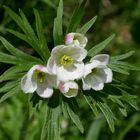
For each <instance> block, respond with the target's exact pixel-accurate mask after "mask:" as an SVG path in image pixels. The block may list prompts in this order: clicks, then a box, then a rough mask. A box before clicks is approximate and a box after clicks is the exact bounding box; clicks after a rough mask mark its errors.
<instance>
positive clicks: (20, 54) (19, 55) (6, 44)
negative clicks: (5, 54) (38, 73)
mask: <svg viewBox="0 0 140 140" xmlns="http://www.w3.org/2000/svg"><path fill="white" fill-rule="evenodd" d="M0 40H1V42H2V43H3V45H4V47H5V48H6V49H7V50H8V51H9V52H10V53H11V54H13V55H14V56H16V57H17V58H18V59H19V60H20V59H23V60H24V61H25V60H26V61H28V62H30V61H35V62H38V63H41V62H42V61H41V60H39V59H38V58H35V57H33V56H30V55H28V54H26V53H24V52H22V51H20V50H18V49H16V48H15V47H14V46H12V44H10V43H9V42H8V41H7V40H6V39H4V38H3V37H1V36H0Z"/></svg>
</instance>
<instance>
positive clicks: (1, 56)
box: [0, 52, 17, 64]
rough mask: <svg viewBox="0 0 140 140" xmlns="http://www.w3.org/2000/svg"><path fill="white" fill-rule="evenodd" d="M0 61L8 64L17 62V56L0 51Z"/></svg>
mask: <svg viewBox="0 0 140 140" xmlns="http://www.w3.org/2000/svg"><path fill="white" fill-rule="evenodd" d="M0 62H2V63H8V64H16V63H17V58H16V57H14V56H12V55H8V54H6V53H2V52H0Z"/></svg>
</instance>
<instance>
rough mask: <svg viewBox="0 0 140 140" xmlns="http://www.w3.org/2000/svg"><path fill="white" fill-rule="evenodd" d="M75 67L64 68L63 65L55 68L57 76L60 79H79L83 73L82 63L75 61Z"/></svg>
mask: <svg viewBox="0 0 140 140" xmlns="http://www.w3.org/2000/svg"><path fill="white" fill-rule="evenodd" d="M74 66H75V69H74V70H73V68H68V69H67V68H65V67H63V66H61V67H58V68H57V78H58V80H60V81H64V82H66V81H69V80H75V79H79V78H81V77H82V76H83V74H84V63H83V62H81V63H78V62H77V63H75V64H74Z"/></svg>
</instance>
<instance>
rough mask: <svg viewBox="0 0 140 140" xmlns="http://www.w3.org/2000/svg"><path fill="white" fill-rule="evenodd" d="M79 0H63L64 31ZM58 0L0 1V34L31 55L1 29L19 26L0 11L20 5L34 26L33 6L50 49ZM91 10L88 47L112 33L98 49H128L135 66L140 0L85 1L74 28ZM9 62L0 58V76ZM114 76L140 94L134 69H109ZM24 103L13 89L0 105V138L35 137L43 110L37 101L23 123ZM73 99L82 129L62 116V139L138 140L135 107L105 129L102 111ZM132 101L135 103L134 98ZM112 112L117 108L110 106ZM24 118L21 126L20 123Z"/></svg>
mask: <svg viewBox="0 0 140 140" xmlns="http://www.w3.org/2000/svg"><path fill="white" fill-rule="evenodd" d="M79 1H80V0H79ZM79 1H74V0H64V17H63V26H64V33H65V29H66V27H67V26H68V23H69V19H70V17H71V15H72V13H73V11H74V9H75V7H76V6H77V5H78V2H79ZM58 2H59V0H53V1H52V0H0V35H2V36H4V37H5V38H6V39H7V40H9V41H10V42H11V43H12V44H13V45H14V46H15V47H17V48H19V49H21V50H23V51H24V52H27V53H29V54H32V55H36V54H35V52H34V50H33V49H32V48H30V46H29V45H28V44H26V43H25V42H23V41H22V40H20V39H18V38H16V37H15V36H13V35H11V34H10V33H8V32H7V31H6V28H11V29H14V30H16V31H20V28H19V27H18V26H17V25H16V23H15V22H14V21H12V19H11V18H10V17H9V15H8V14H7V13H6V12H5V11H4V8H3V5H6V6H8V7H10V8H11V9H12V10H14V11H15V12H17V13H18V10H19V8H20V9H22V10H23V12H24V13H25V15H26V16H27V18H28V19H29V22H30V23H31V25H32V27H35V18H34V14H33V8H36V9H37V10H38V11H39V13H40V16H41V19H42V22H43V27H44V33H45V35H46V39H47V42H48V46H49V48H50V50H51V48H53V47H54V46H53V44H54V43H53V37H52V36H53V35H52V30H53V22H54V18H55V17H56V10H57V5H58ZM96 15H97V16H98V19H97V21H96V23H95V24H94V26H93V27H92V28H91V29H90V30H89V31H88V33H87V34H86V36H87V37H88V38H89V42H88V47H89V48H90V46H91V45H93V44H94V45H95V44H97V43H99V42H101V41H103V40H104V39H106V38H107V37H109V36H110V35H111V34H113V33H115V34H116V36H115V39H114V40H113V41H112V42H111V43H110V45H109V46H108V47H107V48H106V49H105V50H104V53H108V54H111V55H112V56H114V55H119V54H123V53H126V52H128V51H130V50H134V51H135V54H134V55H133V56H132V57H131V58H129V59H128V60H127V61H128V62H130V63H133V64H136V65H138V64H140V0H87V2H86V5H85V15H84V18H83V20H82V22H81V23H80V24H81V25H79V28H80V27H81V26H82V25H83V24H84V23H86V22H87V21H88V20H90V19H91V18H92V17H93V16H96ZM0 51H3V52H7V51H6V50H5V49H4V47H3V46H2V44H0ZM9 67H10V65H6V64H2V63H1V64H0V75H1V74H2V73H3V72H4V71H5V70H6V69H7V68H9ZM118 76H119V79H121V80H122V81H124V82H125V83H127V84H128V85H133V87H134V92H135V94H136V95H137V96H139V95H140V93H139V90H140V87H139V85H140V74H139V72H136V71H131V72H130V76H124V75H121V74H116V73H115V77H116V78H117V77H118ZM26 102H28V100H27V97H26V95H24V94H19V95H17V96H14V97H12V98H10V99H8V100H7V101H5V102H3V103H1V104H0V140H19V139H20V140H39V139H40V132H41V125H40V124H41V123H42V119H43V115H44V114H43V113H44V112H43V106H42V108H41V109H40V108H39V109H38V112H36V113H35V115H34V117H32V119H30V121H28V122H27V119H26V117H28V116H27V115H26V110H27V107H28V106H27V104H26ZM79 103H80V107H81V108H82V110H79V112H78V114H79V116H80V118H81V120H82V122H83V125H84V127H85V133H84V134H81V133H80V132H79V130H78V129H77V128H76V127H75V125H74V124H73V123H72V122H71V121H70V120H66V119H65V118H63V117H62V120H61V128H62V131H61V132H62V140H140V112H138V111H135V110H134V109H132V108H130V107H128V116H127V117H126V118H124V117H123V116H121V115H120V114H119V113H118V116H117V117H118V118H119V119H118V120H116V125H115V127H116V131H115V132H114V133H111V132H110V130H109V127H108V125H107V123H106V121H105V119H104V117H103V116H102V114H101V115H100V116H98V117H97V118H95V116H94V115H93V114H92V111H91V110H90V108H89V106H88V105H87V104H86V103H85V102H83V100H81V102H80V101H79ZM138 104H139V105H140V101H138ZM114 111H117V110H116V109H115V107H114ZM25 123H26V125H24V124H25Z"/></svg>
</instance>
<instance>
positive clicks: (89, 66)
mask: <svg viewBox="0 0 140 140" xmlns="http://www.w3.org/2000/svg"><path fill="white" fill-rule="evenodd" d="M99 65H100V62H99V61H96V60H93V61H92V63H88V64H85V69H84V77H85V76H87V75H88V74H90V73H91V72H92V69H94V68H96V67H98V66H99Z"/></svg>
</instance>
